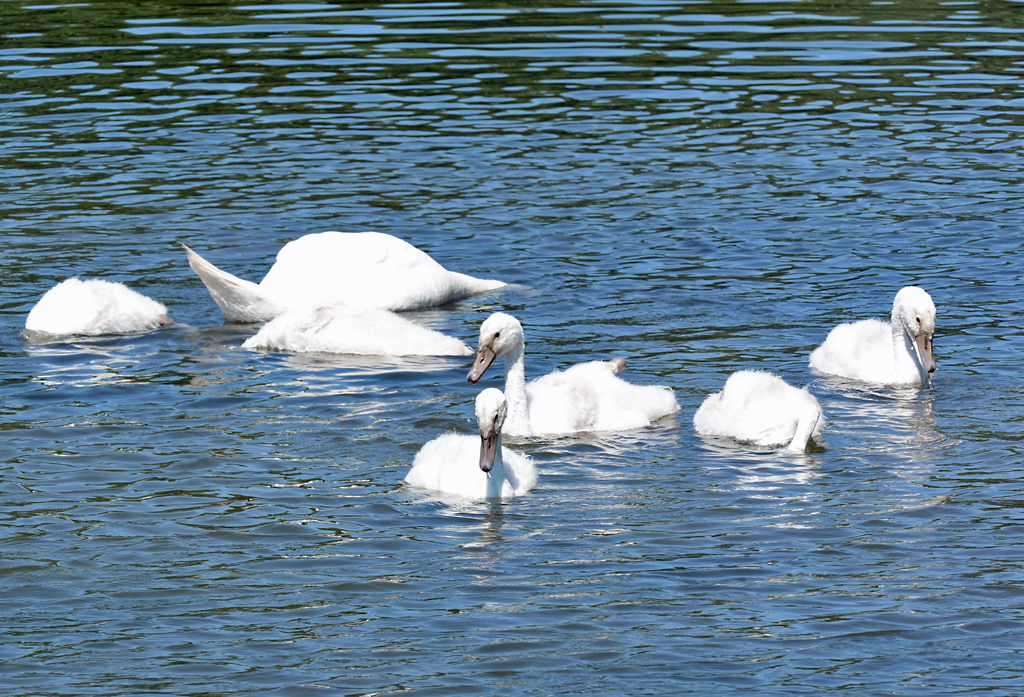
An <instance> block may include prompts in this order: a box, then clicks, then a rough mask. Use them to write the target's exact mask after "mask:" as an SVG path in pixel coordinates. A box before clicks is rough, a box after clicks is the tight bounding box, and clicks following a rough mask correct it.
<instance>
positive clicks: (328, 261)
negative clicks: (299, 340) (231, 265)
mask: <svg viewBox="0 0 1024 697" xmlns="http://www.w3.org/2000/svg"><path fill="white" fill-rule="evenodd" d="M182 246H184V245H182ZM185 251H186V252H188V263H189V266H191V267H192V270H193V271H195V272H196V274H198V275H199V278H201V279H202V281H203V283H204V284H205V285H206V288H207V289H208V290H209V291H210V295H211V296H212V297H213V299H214V301H215V302H216V303H217V305H218V306H219V307H220V309H221V310H222V311H223V312H224V316H225V317H226V318H227V319H228V321H230V322H265V321H267V320H270V319H273V318H274V317H277V316H278V315H280V314H283V313H284V312H286V311H288V310H294V309H305V308H311V307H319V306H328V305H336V304H345V305H347V306H349V307H351V308H380V309H385V310H393V311H395V312H398V311H401V310H415V309H419V308H423V307H431V306H435V305H442V304H444V303H447V302H451V301H453V300H458V299H459V298H464V297H466V296H468V295H472V294H474V293H481V292H483V291H486V290H493V289H495V288H500V287H501V286H504V285H505V284H504V283H502V282H501V281H489V280H483V279H479V278H473V277H472V276H467V275H465V274H461V273H455V272H452V271H448V270H447V269H445V268H444V267H443V266H441V265H440V264H438V263H437V262H436V261H434V260H433V259H431V258H430V256H429V255H428V254H426V253H425V252H422V251H420V250H419V249H416V248H415V247H413V246H412V245H411V244H409V243H408V242H405V241H404V240H400V239H398V238H397V237H393V236H392V235H386V234H383V233H380V232H334V231H330V232H322V233H318V234H312V235H305V236H304V237H300V238H299V239H297V240H293V241H292V242H289V243H288V244H286V245H285V246H284V247H283V248H282V249H281V251H280V252H278V254H277V261H276V262H275V263H274V265H273V266H272V267H271V269H270V271H269V272H267V275H266V277H264V279H263V280H262V281H261V282H260V283H259V285H257V284H255V283H252V282H251V281H245V280H243V279H240V278H237V277H235V276H232V275H231V274H229V273H227V272H224V271H221V270H220V269H218V268H217V267H216V266H214V265H213V264H211V263H210V262H208V261H206V260H205V259H203V258H202V257H201V256H199V255H198V254H196V253H195V252H194V251H192V250H191V249H189V248H188V247H185Z"/></svg>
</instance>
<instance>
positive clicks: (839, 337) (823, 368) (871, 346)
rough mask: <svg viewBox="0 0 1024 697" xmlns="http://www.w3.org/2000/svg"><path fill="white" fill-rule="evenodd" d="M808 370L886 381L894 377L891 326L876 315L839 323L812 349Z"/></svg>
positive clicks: (871, 380)
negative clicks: (809, 368)
mask: <svg viewBox="0 0 1024 697" xmlns="http://www.w3.org/2000/svg"><path fill="white" fill-rule="evenodd" d="M810 367H811V370H814V371H817V372H819V373H826V374H828V375H838V376H841V377H848V378H855V379H858V380H866V381H868V382H877V383H882V384H885V383H888V382H890V381H892V380H893V379H894V377H895V354H894V350H893V338H892V326H891V325H890V324H889V323H888V322H883V321H881V320H877V319H865V320H860V321H859V322H849V323H846V324H840V325H838V326H836V327H834V328H833V329H832V331H830V332H829V334H828V336H827V337H826V338H825V341H824V342H823V343H822V344H821V346H819V347H818V348H816V349H814V351H812V352H811V357H810Z"/></svg>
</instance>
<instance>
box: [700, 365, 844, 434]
mask: <svg viewBox="0 0 1024 697" xmlns="http://www.w3.org/2000/svg"><path fill="white" fill-rule="evenodd" d="M693 426H694V428H695V429H696V430H697V433H699V434H701V435H702V436H718V437H724V438H733V439H735V440H738V441H743V442H746V443H753V444H756V445H760V446H765V447H777V446H782V445H785V446H788V447H787V450H790V451H793V452H804V451H805V450H806V449H807V441H808V440H810V439H819V438H821V435H822V432H823V431H824V428H825V419H824V417H823V416H822V413H821V406H820V405H819V404H818V400H817V399H815V397H814V395H812V394H811V393H810V392H808V391H807V389H806V388H805V389H798V388H796V387H793V386H792V385H790V384H788V383H787V382H786V381H785V380H783V379H782V378H780V377H779V376H777V375H773V374H771V373H766V372H762V371H757V370H740V371H737V372H735V373H733V374H732V375H730V376H729V379H728V380H726V381H725V387H723V388H722V391H721V392H716V393H714V394H711V395H708V397H707V398H706V399H705V400H704V403H703V404H701V405H700V409H698V410H697V413H696V414H694V416H693Z"/></svg>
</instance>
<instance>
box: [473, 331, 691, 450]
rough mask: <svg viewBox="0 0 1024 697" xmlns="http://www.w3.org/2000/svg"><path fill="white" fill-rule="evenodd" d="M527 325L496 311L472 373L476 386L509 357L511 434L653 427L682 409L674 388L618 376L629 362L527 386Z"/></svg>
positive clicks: (588, 367)
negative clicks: (498, 359) (497, 360)
mask: <svg viewBox="0 0 1024 697" xmlns="http://www.w3.org/2000/svg"><path fill="white" fill-rule="evenodd" d="M524 349H525V340H524V337H523V327H522V325H521V324H520V323H519V320H517V319H516V318H515V317H512V316H511V315H507V314H504V313H501V312H496V313H494V314H493V315H491V316H490V317H488V318H487V319H486V320H485V321H484V322H483V324H482V325H481V326H480V340H479V345H478V349H477V358H476V362H475V364H474V366H473V369H472V370H471V371H470V373H469V381H470V382H476V381H478V380H479V379H480V378H481V376H483V374H484V371H486V370H487V368H488V366H490V364H491V362H492V361H493V360H494V359H495V358H496V357H498V356H504V357H505V397H506V399H507V400H508V409H509V417H508V423H507V424H506V432H508V433H510V434H514V435H524V436H528V435H533V434H566V433H576V432H580V431H623V430H628V429H633V428H641V427H643V426H649V425H650V424H651V422H652V421H654V420H655V419H658V418H661V417H662V416H666V415H668V414H672V413H675V412H676V411H678V410H679V404H678V403H677V402H676V398H675V393H673V391H672V390H671V389H670V388H668V387H661V386H657V385H633V384H631V383H629V382H626V381H625V380H623V379H622V378H620V377H618V375H617V374H618V373H619V372H621V371H622V369H623V368H625V367H626V359H624V358H616V359H614V360H611V361H591V362H588V363H579V364H577V365H574V366H572V367H570V368H568V369H567V370H565V371H555V372H553V373H550V374H548V375H544V376H542V377H540V378H537V379H536V380H533V381H532V382H530V384H527V383H526V369H525V359H524Z"/></svg>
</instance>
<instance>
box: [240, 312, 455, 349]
mask: <svg viewBox="0 0 1024 697" xmlns="http://www.w3.org/2000/svg"><path fill="white" fill-rule="evenodd" d="M242 347H243V348H247V349H266V350H271V351H292V352H295V353H315V352H322V353H352V354H363V355H384V356H469V355H472V353H473V351H472V350H471V349H470V348H469V347H468V346H466V344H464V343H463V342H461V341H459V340H458V339H455V338H452V337H450V336H445V335H444V334H442V333H441V332H437V331H434V330H433V329H427V328H426V327H421V326H420V325H418V324H415V323H413V322H411V321H409V320H407V319H406V318H404V317H400V316H398V315H396V314H395V313H394V312H388V311H387V310H375V309H353V308H350V307H345V306H343V305H334V306H331V307H317V308H310V309H299V310H291V311H289V312H286V313H285V314H283V315H280V316H278V317H276V318H275V319H273V320H271V321H270V322H268V323H267V324H266V325H264V326H263V328H261V329H260V331H259V332H258V333H257V334H256V335H255V336H253V337H250V338H249V339H247V340H246V341H245V343H243V344H242Z"/></svg>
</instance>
